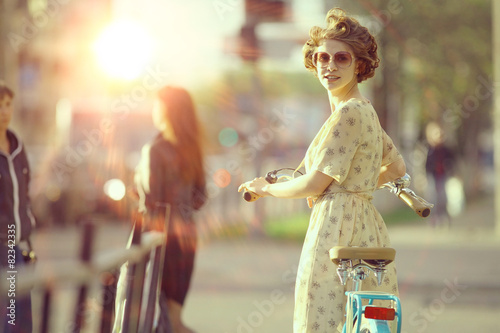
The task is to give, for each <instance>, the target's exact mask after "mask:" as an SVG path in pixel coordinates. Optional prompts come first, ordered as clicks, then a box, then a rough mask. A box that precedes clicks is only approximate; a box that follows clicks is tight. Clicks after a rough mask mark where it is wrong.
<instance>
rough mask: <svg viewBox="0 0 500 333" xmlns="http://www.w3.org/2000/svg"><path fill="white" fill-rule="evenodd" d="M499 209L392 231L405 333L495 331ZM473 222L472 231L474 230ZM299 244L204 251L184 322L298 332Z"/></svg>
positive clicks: (248, 242)
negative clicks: (445, 224)
mask: <svg viewBox="0 0 500 333" xmlns="http://www.w3.org/2000/svg"><path fill="white" fill-rule="evenodd" d="M493 217H494V214H493V205H492V201H490V200H485V201H481V202H478V203H475V204H474V205H471V206H469V207H468V209H467V210H466V211H465V212H464V213H463V214H462V216H461V217H459V218H457V219H455V220H454V222H453V225H452V227H451V228H450V229H446V228H441V227H440V228H432V227H431V226H429V225H428V222H427V221H426V220H424V219H419V220H418V221H417V223H415V222H412V223H409V224H408V225H402V226H398V227H394V228H392V229H390V230H389V231H390V233H391V239H392V242H393V247H395V248H396V250H397V259H396V265H397V267H398V279H399V284H400V297H401V300H402V302H403V309H404V310H403V311H404V312H403V323H404V324H403V332H406V333H413V332H429V333H431V332H436V333H437V332H440V333H441V332H467V331H473V330H474V331H477V332H488V331H489V332H494V331H497V324H496V316H497V314H498V312H499V311H500V298H499V295H500V281H499V280H498V276H500V265H495V264H493V263H497V262H498V256H500V238H499V237H497V236H495V235H494V234H493V232H492V231H493V225H494V220H493ZM472 221H474V223H475V224H474V225H471V223H472ZM300 250H301V244H298V243H290V242H276V241H273V240H270V239H265V238H264V239H252V238H242V239H233V240H214V241H212V242H210V243H207V244H204V245H202V246H200V250H199V253H198V257H197V262H196V268H195V273H194V279H193V284H192V289H191V292H190V294H189V295H188V299H187V303H186V308H185V319H186V322H187V323H188V324H189V325H190V326H191V327H192V328H193V329H195V331H196V332H198V333H229V332H231V333H232V332H235V333H253V332H262V333H275V332H292V317H293V286H294V277H295V273H296V270H297V263H298V260H299V256H300Z"/></svg>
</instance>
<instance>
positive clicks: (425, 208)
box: [398, 189, 433, 217]
mask: <svg viewBox="0 0 500 333" xmlns="http://www.w3.org/2000/svg"><path fill="white" fill-rule="evenodd" d="M405 190H406V189H403V190H402V191H401V192H400V193H399V195H398V197H399V198H400V199H401V200H403V201H404V202H405V203H406V204H407V205H408V206H410V208H411V209H413V210H414V211H415V213H417V214H418V215H419V216H421V217H427V216H429V215H430V213H431V208H432V207H433V205H431V204H426V203H424V202H422V200H420V199H419V197H418V196H417V195H416V194H415V193H414V192H413V191H411V192H409V191H405Z"/></svg>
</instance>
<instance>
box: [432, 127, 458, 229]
mask: <svg viewBox="0 0 500 333" xmlns="http://www.w3.org/2000/svg"><path fill="white" fill-rule="evenodd" d="M425 135H426V139H427V143H428V145H429V150H428V152H427V161H426V163H425V169H426V172H427V175H428V178H430V179H431V182H432V183H433V185H434V190H435V205H434V211H433V214H432V216H431V220H430V222H431V224H432V225H433V226H437V225H441V224H444V225H447V226H450V223H451V218H450V214H449V212H448V196H447V194H446V182H447V181H448V179H449V178H450V177H451V176H452V175H453V172H454V170H455V153H454V151H453V150H452V149H451V148H450V147H448V146H447V145H446V144H445V141H444V133H443V129H442V128H441V126H440V125H439V124H437V123H435V122H431V123H429V124H428V125H427V126H426V130H425Z"/></svg>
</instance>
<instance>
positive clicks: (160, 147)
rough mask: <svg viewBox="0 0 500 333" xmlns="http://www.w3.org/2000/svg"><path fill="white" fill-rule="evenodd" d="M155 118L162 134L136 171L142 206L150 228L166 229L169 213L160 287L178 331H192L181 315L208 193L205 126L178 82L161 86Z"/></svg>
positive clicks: (149, 146)
mask: <svg viewBox="0 0 500 333" xmlns="http://www.w3.org/2000/svg"><path fill="white" fill-rule="evenodd" d="M153 122H154V125H155V127H156V128H157V129H158V130H159V131H160V133H158V135H157V136H156V137H155V138H154V139H153V140H152V141H151V142H149V143H148V144H146V145H145V146H144V147H143V150H142V158H141V161H140V164H139V166H138V167H137V172H136V184H137V189H138V193H139V206H140V207H139V211H140V212H141V213H143V214H144V217H145V221H146V222H145V223H146V226H145V227H146V228H149V229H161V228H162V226H163V224H164V221H165V216H166V214H169V215H170V216H169V220H168V233H167V244H166V256H165V262H164V269H163V281H162V283H161V292H162V294H163V296H164V298H165V299H166V303H167V308H168V314H169V319H170V322H171V325H172V328H173V331H174V332H175V333H188V332H192V331H191V330H190V329H189V328H187V327H186V326H185V325H184V323H183V321H182V318H181V316H182V308H183V305H184V301H185V299H186V295H187V292H188V290H189V286H190V281H191V275H192V273H193V266H194V258H195V252H196V243H197V231H196V225H195V223H194V220H193V212H194V211H196V210H198V209H200V208H201V206H202V205H203V204H204V202H205V198H206V195H205V173H204V170H203V157H202V149H201V143H200V128H199V124H198V119H197V117H196V113H195V107H194V104H193V101H192V99H191V96H190V95H189V93H188V92H187V91H186V90H185V89H183V88H179V87H173V86H166V87H164V88H162V89H161V90H160V91H159V92H158V96H157V98H156V100H155V104H154V107H153ZM167 218H168V216H167Z"/></svg>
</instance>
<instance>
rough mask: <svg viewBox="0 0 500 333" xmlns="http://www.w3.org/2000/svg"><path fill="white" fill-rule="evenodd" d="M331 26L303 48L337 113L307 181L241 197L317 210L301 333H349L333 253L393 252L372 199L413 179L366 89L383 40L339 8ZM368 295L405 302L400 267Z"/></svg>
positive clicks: (299, 305) (257, 186)
mask: <svg viewBox="0 0 500 333" xmlns="http://www.w3.org/2000/svg"><path fill="white" fill-rule="evenodd" d="M326 20H327V24H328V25H327V28H326V29H323V28H320V27H313V28H312V29H311V30H310V32H309V34H310V39H309V40H308V41H307V43H306V44H305V45H304V48H303V53H304V63H305V66H306V68H307V69H308V70H310V71H311V72H313V73H314V75H315V76H316V77H317V78H318V79H319V81H320V83H321V84H322V85H323V87H324V88H325V89H326V90H327V92H328V96H329V99H330V106H331V111H332V113H331V115H330V117H329V118H328V119H327V120H326V122H325V123H324V124H323V126H322V127H321V129H320V130H319V132H318V134H317V135H316V137H315V138H314V140H313V141H312V143H311V144H310V146H309V148H308V150H307V152H306V156H305V158H304V161H303V163H304V165H305V169H306V173H305V174H304V175H303V176H300V177H296V178H295V179H293V180H291V181H288V182H283V183H275V184H268V183H267V182H266V180H265V179H264V178H256V179H254V180H253V181H249V182H246V183H244V184H242V185H241V186H240V189H239V190H240V191H243V190H248V191H251V192H254V193H256V194H257V195H260V196H274V197H279V198H306V197H307V198H308V202H309V204H310V206H312V213H311V218H310V221H309V228H308V230H307V235H306V238H305V240H304V245H303V248H302V254H301V257H300V263H299V269H298V273H297V279H296V285H295V312H294V325H293V327H294V329H293V331H294V332H295V333H299V332H300V333H302V332H341V330H342V325H343V321H344V320H345V318H344V307H345V298H344V294H345V291H346V289H345V286H343V285H342V284H341V282H340V279H339V278H338V277H337V276H336V274H335V273H334V272H335V267H334V266H333V264H332V263H331V261H330V257H329V254H328V252H329V250H330V249H331V248H332V247H333V246H336V245H341V246H360V247H386V246H389V245H390V242H389V235H388V232H387V228H386V226H385V223H384V221H383V219H382V217H381V216H380V214H379V213H378V211H377V210H376V208H375V206H374V205H373V204H372V201H371V199H372V193H373V192H374V191H375V190H376V189H377V188H379V187H380V186H381V185H382V184H384V183H386V182H390V181H393V180H395V179H397V178H399V177H402V176H404V175H405V172H406V167H405V163H404V161H403V159H402V157H401V155H400V154H399V153H398V150H397V149H396V147H395V146H394V144H393V142H392V140H391V138H390V137H389V136H388V135H387V134H386V133H385V131H384V130H383V129H382V127H381V125H380V123H379V119H378V117H377V113H376V112H375V109H374V108H373V106H372V104H371V103H370V101H369V100H368V99H367V98H365V97H364V96H363V95H362V94H361V92H360V90H359V89H358V84H359V83H360V82H362V81H364V80H366V79H368V78H370V77H372V76H374V74H375V69H376V68H377V67H378V65H379V62H380V60H379V58H378V56H377V43H376V41H375V38H374V37H373V36H372V35H371V34H370V33H369V31H368V30H367V29H366V28H365V27H363V26H361V25H360V23H359V22H358V21H357V20H356V19H354V18H353V17H351V16H348V15H347V14H346V13H345V12H344V11H343V10H341V9H339V8H334V9H332V10H330V11H329V12H328V14H327V17H326ZM305 112H307V111H305ZM362 288H364V290H366V289H369V290H379V291H388V292H391V293H394V294H397V293H398V287H397V280H396V271H395V268H394V266H393V264H391V265H390V266H388V270H387V276H386V278H385V279H384V283H383V284H382V285H381V286H377V282H376V281H375V278H374V277H373V276H370V277H369V278H368V280H367V281H365V282H364V283H363V287H362Z"/></svg>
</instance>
